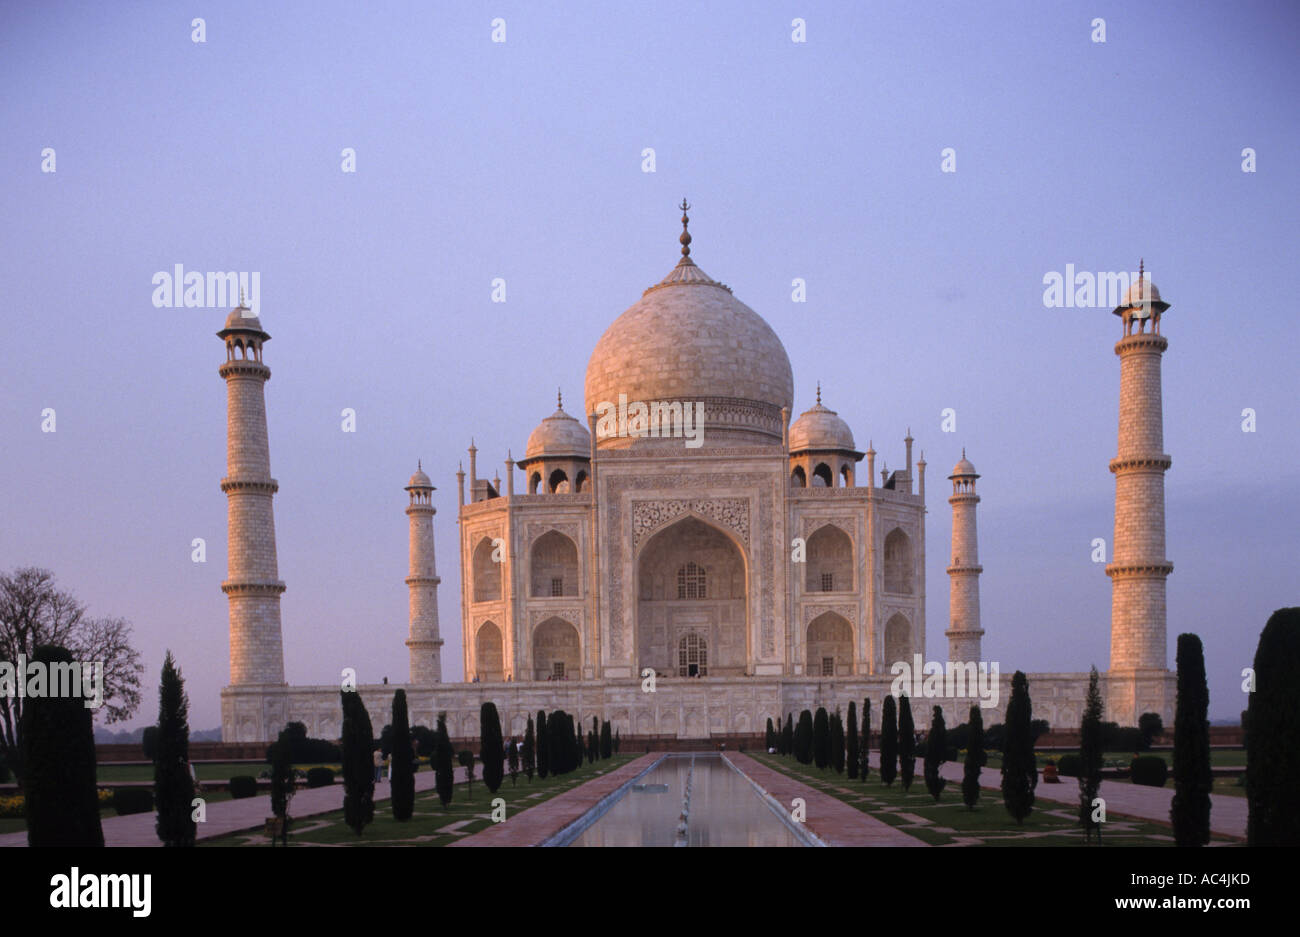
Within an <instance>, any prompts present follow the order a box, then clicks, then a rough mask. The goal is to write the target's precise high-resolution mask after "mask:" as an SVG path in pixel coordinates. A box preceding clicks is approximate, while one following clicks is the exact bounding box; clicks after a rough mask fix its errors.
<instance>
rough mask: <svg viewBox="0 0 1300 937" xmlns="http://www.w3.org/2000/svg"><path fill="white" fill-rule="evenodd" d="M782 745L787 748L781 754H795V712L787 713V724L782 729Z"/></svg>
mask: <svg viewBox="0 0 1300 937" xmlns="http://www.w3.org/2000/svg"><path fill="white" fill-rule="evenodd" d="M781 747H782V748H784V749H785V751H783V752H782V753H781V754H783V755H793V754H794V713H786V714H785V726H784V727H783V728H782V729H781Z"/></svg>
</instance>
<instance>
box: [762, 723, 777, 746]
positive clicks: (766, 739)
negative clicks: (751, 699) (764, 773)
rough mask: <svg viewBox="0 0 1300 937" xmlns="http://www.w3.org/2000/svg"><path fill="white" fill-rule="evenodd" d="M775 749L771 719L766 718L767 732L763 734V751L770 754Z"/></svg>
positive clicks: (774, 734) (774, 732)
mask: <svg viewBox="0 0 1300 937" xmlns="http://www.w3.org/2000/svg"><path fill="white" fill-rule="evenodd" d="M774 748H776V730H775V729H773V728H772V717H771V716H768V717H767V731H766V732H765V733H764V734H763V751H766V752H770V751H771V750H772V749H774Z"/></svg>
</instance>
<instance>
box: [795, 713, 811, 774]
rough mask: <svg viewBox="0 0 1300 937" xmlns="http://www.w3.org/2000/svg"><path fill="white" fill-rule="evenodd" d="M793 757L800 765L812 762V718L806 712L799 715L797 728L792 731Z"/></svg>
mask: <svg viewBox="0 0 1300 937" xmlns="http://www.w3.org/2000/svg"><path fill="white" fill-rule="evenodd" d="M794 757H795V758H796V760H798V762H799V763H800V764H801V765H810V764H812V760H813V717H812V713H810V712H809V711H808V710H806V709H805V710H803V711H802V712H800V713H799V727H798V728H797V729H795V731H794Z"/></svg>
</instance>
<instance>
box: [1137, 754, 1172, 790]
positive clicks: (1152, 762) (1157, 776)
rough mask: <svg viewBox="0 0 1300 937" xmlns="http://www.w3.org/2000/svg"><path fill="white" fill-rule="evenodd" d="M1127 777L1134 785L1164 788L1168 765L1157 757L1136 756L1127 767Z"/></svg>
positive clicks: (1167, 775) (1167, 777)
mask: <svg viewBox="0 0 1300 937" xmlns="http://www.w3.org/2000/svg"><path fill="white" fill-rule="evenodd" d="M1129 777H1130V779H1131V780H1132V781H1133V783H1134V784H1144V785H1146V786H1147V787H1164V786H1165V781H1167V780H1168V779H1169V763H1168V762H1167V761H1165V760H1164V759H1163V758H1161V757H1160V756H1159V755H1138V756H1137V757H1136V758H1134V759H1133V761H1132V763H1131V764H1130V765H1129Z"/></svg>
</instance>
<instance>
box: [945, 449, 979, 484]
mask: <svg viewBox="0 0 1300 937" xmlns="http://www.w3.org/2000/svg"><path fill="white" fill-rule="evenodd" d="M963 476H970V477H972V478H979V474H978V473H977V472H976V471H975V466H973V465H971V463H970V460H969V459H967V458H966V450H965V449H963V450H962V451H961V461H960V462H958V463H957V464H956V465H954V466H953V467H952V474H951V475H949V476H948V477H949V478H960V477H963Z"/></svg>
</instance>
